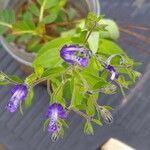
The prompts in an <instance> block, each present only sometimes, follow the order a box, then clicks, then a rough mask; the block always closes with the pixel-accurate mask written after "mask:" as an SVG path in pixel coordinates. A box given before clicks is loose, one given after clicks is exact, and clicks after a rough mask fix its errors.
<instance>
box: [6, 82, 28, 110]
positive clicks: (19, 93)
mask: <svg viewBox="0 0 150 150" xmlns="http://www.w3.org/2000/svg"><path fill="white" fill-rule="evenodd" d="M11 94H12V96H11V98H10V101H9V103H8V104H7V106H6V109H7V111H9V112H12V113H13V112H15V111H16V110H17V108H18V106H19V103H20V102H22V101H24V100H25V98H26V96H27V94H28V88H27V86H26V85H24V84H20V85H16V86H15V87H14V88H13V89H12V90H11Z"/></svg>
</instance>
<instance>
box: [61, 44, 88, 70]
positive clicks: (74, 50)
mask: <svg viewBox="0 0 150 150" xmlns="http://www.w3.org/2000/svg"><path fill="white" fill-rule="evenodd" d="M60 56H61V58H63V59H64V61H66V62H67V63H69V64H75V63H77V64H78V65H80V66H82V67H87V65H88V61H89V50H88V49H86V48H84V47H82V46H77V45H68V46H67V45H64V46H63V47H62V48H61V50H60Z"/></svg>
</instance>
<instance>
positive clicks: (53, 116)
mask: <svg viewBox="0 0 150 150" xmlns="http://www.w3.org/2000/svg"><path fill="white" fill-rule="evenodd" d="M46 116H47V117H48V118H49V119H50V122H49V124H48V131H49V132H50V133H54V132H57V130H58V125H57V120H58V119H59V118H60V119H66V117H67V113H66V112H65V111H64V109H63V107H62V105H61V104H58V103H53V104H52V105H50V106H49V108H48V111H47V114H46Z"/></svg>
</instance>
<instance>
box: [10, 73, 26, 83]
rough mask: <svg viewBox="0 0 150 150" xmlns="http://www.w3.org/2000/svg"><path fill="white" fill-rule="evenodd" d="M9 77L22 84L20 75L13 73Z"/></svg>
mask: <svg viewBox="0 0 150 150" xmlns="http://www.w3.org/2000/svg"><path fill="white" fill-rule="evenodd" d="M9 79H10V80H11V81H13V82H16V83H18V84H22V83H23V81H22V80H21V79H20V78H19V77H18V76H15V75H12V76H9Z"/></svg>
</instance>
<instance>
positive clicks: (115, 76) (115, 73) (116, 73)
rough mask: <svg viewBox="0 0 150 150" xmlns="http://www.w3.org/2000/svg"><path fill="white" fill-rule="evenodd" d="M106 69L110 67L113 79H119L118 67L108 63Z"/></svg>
mask: <svg viewBox="0 0 150 150" xmlns="http://www.w3.org/2000/svg"><path fill="white" fill-rule="evenodd" d="M106 69H108V70H109V71H110V73H111V78H110V79H111V80H114V79H117V78H118V77H119V73H118V72H117V71H116V69H115V68H114V67H113V66H111V65H106Z"/></svg>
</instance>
